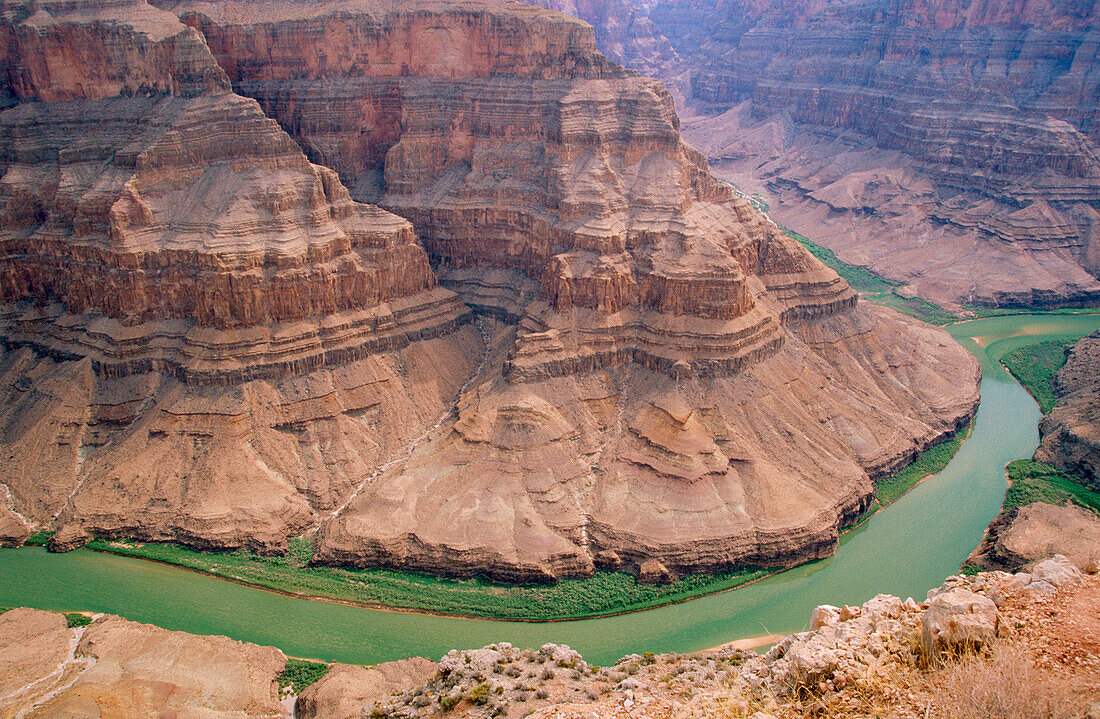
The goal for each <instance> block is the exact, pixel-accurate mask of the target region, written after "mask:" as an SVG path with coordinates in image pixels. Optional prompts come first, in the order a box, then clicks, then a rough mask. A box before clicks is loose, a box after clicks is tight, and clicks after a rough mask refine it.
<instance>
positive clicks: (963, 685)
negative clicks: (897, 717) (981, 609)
mask: <svg viewBox="0 0 1100 719" xmlns="http://www.w3.org/2000/svg"><path fill="white" fill-rule="evenodd" d="M926 681H927V683H928V684H927V692H928V694H929V695H930V698H931V700H932V707H934V711H935V712H936V716H938V717H943V719H1071V717H1075V716H1077V715H1078V714H1079V712H1078V711H1075V709H1078V708H1079V707H1078V704H1079V701H1078V697H1077V696H1076V694H1075V692H1074V691H1073V687H1072V684H1071V683H1070V681H1069V679H1067V678H1064V677H1061V676H1058V675H1056V674H1051V673H1050V672H1043V671H1041V670H1040V669H1039V668H1038V667H1036V666H1035V664H1034V663H1033V662H1032V661H1031V658H1030V657H1029V656H1028V654H1027V652H1026V651H1024V650H1023V649H1020V648H1018V647H1015V646H1012V645H1009V644H1005V643H1003V642H1002V643H999V644H997V645H996V646H995V647H994V648H993V650H992V652H991V654H990V655H986V656H982V655H976V656H969V657H965V658H962V659H961V660H960V661H958V662H953V663H950V664H948V665H946V666H944V667H942V668H940V669H938V670H935V671H933V672H930V673H929V674H928V676H927V679H926Z"/></svg>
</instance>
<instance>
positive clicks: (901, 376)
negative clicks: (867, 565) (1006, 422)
mask: <svg viewBox="0 0 1100 719" xmlns="http://www.w3.org/2000/svg"><path fill="white" fill-rule="evenodd" d="M158 5H159V6H161V7H162V8H168V9H170V10H171V11H172V14H170V13H168V12H166V11H164V10H158V9H154V8H152V7H150V6H148V5H145V4H144V3H140V2H136V1H132V2H112V3H100V4H94V5H84V4H80V5H72V4H68V3H58V4H50V3H45V4H44V3H38V4H36V5H35V6H34V9H35V10H36V11H35V13H34V14H30V11H31V8H30V7H29V6H26V7H24V6H21V5H16V6H12V7H13V8H24V10H13V11H12V12H9V13H8V14H7V15H6V16H5V17H6V22H7V23H8V25H9V26H10V27H9V28H8V29H7V30H6V32H7V33H8V34H7V35H6V37H9V38H14V39H13V40H11V41H9V51H8V53H7V55H6V57H8V58H9V63H8V66H9V67H10V68H11V69H10V70H9V73H8V76H9V77H10V78H29V79H26V80H25V81H24V80H19V81H18V82H16V81H15V80H11V81H10V82H9V85H10V89H9V91H8V95H9V96H10V97H11V98H12V102H15V103H16V104H15V105H14V106H13V107H11V108H9V109H8V110H5V111H4V112H3V113H0V128H3V129H2V131H3V132H5V133H7V135H6V137H10V138H11V143H10V145H6V147H10V149H9V151H8V152H9V155H10V157H7V156H5V160H4V162H5V163H6V164H5V165H4V175H3V180H2V181H0V193H6V194H0V197H3V198H4V200H5V204H4V207H5V208H6V210H5V212H6V214H5V215H4V216H3V219H4V224H3V225H2V226H3V227H4V228H6V229H5V232H6V233H7V234H4V235H3V238H4V243H5V244H4V246H5V251H6V255H5V257H6V258H7V259H6V260H5V261H6V263H7V264H6V265H4V264H0V270H2V271H3V273H0V281H2V282H3V284H2V285H0V287H3V291H4V293H5V294H4V296H3V298H4V299H5V300H6V301H7V303H6V304H5V305H4V309H3V312H2V313H0V322H2V323H3V324H2V325H0V330H2V332H3V335H4V337H5V338H6V342H5V347H4V350H3V355H2V356H0V374H2V380H3V381H2V382H0V391H2V392H3V393H4V397H3V407H2V408H3V414H2V415H0V427H2V429H3V434H2V438H3V442H2V443H0V449H2V451H3V453H4V459H5V461H4V462H3V463H2V469H0V482H2V483H3V484H4V485H6V486H7V487H10V489H11V496H12V500H13V502H12V506H13V508H14V509H15V510H17V511H18V512H20V513H22V514H23V515H25V516H27V517H28V518H30V519H31V520H33V521H34V522H36V523H37V524H39V525H40V526H47V527H60V528H61V530H62V531H61V532H59V534H58V535H57V536H58V537H59V539H58V541H57V544H58V545H59V547H58V548H61V546H60V545H63V546H64V547H68V546H72V545H73V544H74V543H76V542H79V541H80V539H81V538H83V537H86V536H89V535H95V534H98V535H106V536H120V535H132V536H137V537H139V538H142V539H151V540H165V539H174V540H177V541H183V542H187V543H189V544H193V545H196V546H200V547H238V546H245V547H250V548H253V549H258V550H262V551H277V550H281V549H283V548H285V546H286V544H285V543H286V539H287V537H289V536H294V535H296V534H300V533H303V532H307V531H310V530H319V535H318V536H319V541H318V553H317V556H316V558H315V559H316V560H317V561H321V562H340V563H353V564H361V565H370V566H374V565H383V566H392V567H401V568H406V569H417V570H426V571H432V572H439V573H447V574H459V575H475V574H487V575H491V576H494V577H498V578H502V579H514V580H544V581H545V580H553V579H554V578H556V577H560V576H584V575H587V574H590V573H591V572H592V571H593V570H594V568H595V567H597V566H603V567H613V568H623V569H627V570H630V571H636V572H637V571H641V570H642V568H643V567H648V568H649V569H648V570H647V571H646V575H647V577H649V578H652V579H668V578H671V577H674V576H675V575H677V574H680V573H686V572H691V571H699V570H708V571H709V570H717V569H722V568H727V567H732V566H743V565H745V564H761V565H769V566H770V565H776V564H792V563H795V562H799V561H803V560H806V559H811V558H817V557H822V556H825V555H827V554H829V553H831V552H832V551H833V550H834V549H835V547H836V543H837V536H838V532H839V530H840V528H841V527H842V526H843V525H845V524H846V523H848V522H850V521H851V520H853V519H854V518H855V517H856V516H857V515H859V514H860V513H861V512H862V510H863V509H865V508H866V506H867V504H868V502H869V500H870V496H871V481H872V479H874V478H877V477H878V476H880V475H882V474H883V473H886V472H888V471H890V470H891V469H893V468H894V467H896V466H897V465H898V464H899V463H900V462H903V461H906V460H907V459H909V458H911V457H912V456H914V454H915V453H916V452H917V451H919V450H920V449H921V448H923V447H925V446H927V445H928V444H929V443H931V442H934V441H936V440H938V439H939V438H941V437H942V436H943V434H944V433H946V432H950V431H952V430H954V429H955V428H956V427H958V425H959V423H960V422H963V421H965V420H966V419H967V418H968V417H970V416H972V414H973V411H974V408H975V406H976V402H977V391H976V384H977V373H978V369H977V364H976V362H975V361H974V359H973V358H972V357H971V356H970V355H969V354H968V353H967V352H966V351H965V350H963V349H962V348H961V347H960V346H958V345H957V344H956V343H954V342H953V341H952V340H951V339H950V338H949V337H948V336H947V334H946V333H944V332H942V331H941V330H937V329H933V328H930V327H927V326H925V325H921V324H919V323H917V322H915V321H911V320H908V319H905V318H902V317H900V316H898V315H897V314H896V313H894V312H892V311H889V310H884V309H879V308H874V307H867V306H863V305H860V304H857V297H856V294H855V293H854V292H853V291H852V289H851V288H850V287H849V286H848V285H847V284H846V283H845V282H844V281H843V280H842V279H840V278H839V277H838V276H837V275H836V274H835V273H834V272H832V271H831V270H829V269H828V268H826V267H825V266H824V265H822V264H821V263H820V262H818V261H817V260H816V259H815V258H814V257H813V256H812V255H810V254H809V253H808V252H806V251H805V250H804V249H803V248H802V247H801V246H800V245H799V244H797V243H796V242H794V241H793V240H791V239H790V238H788V237H787V236H786V235H785V234H784V233H782V232H781V231H780V230H779V229H778V228H777V227H776V226H775V225H774V224H772V223H771V222H769V221H768V220H767V218H765V217H763V216H762V215H760V214H759V213H757V212H756V211H754V210H753V209H752V207H751V206H750V204H749V203H748V202H747V201H746V200H744V199H742V198H740V197H738V196H737V195H736V193H734V192H733V191H732V190H731V189H730V188H729V187H728V186H727V185H725V184H723V183H722V182H720V181H718V180H716V179H715V178H714V177H713V176H711V175H710V173H709V169H708V166H707V163H706V160H705V159H704V158H703V157H702V156H701V155H700V154H699V153H698V152H696V151H694V150H692V149H691V148H689V147H688V146H686V145H685V144H684V143H683V142H682V141H681V140H680V136H679V132H678V128H679V124H678V119H677V117H676V114H675V112H674V110H673V106H672V101H671V98H670V95H669V93H668V92H667V91H666V90H665V88H664V87H663V86H662V85H660V84H659V83H657V82H656V81H652V80H647V79H644V78H641V77H638V76H636V75H634V74H632V73H630V72H628V71H625V70H623V69H622V68H621V67H619V66H618V65H615V64H613V63H611V62H609V61H608V60H606V59H605V58H604V57H603V55H601V54H600V53H599V52H598V51H597V50H596V48H595V41H594V37H593V33H592V30H591V28H590V27H588V26H586V25H584V24H583V23H580V22H578V21H575V20H572V19H569V18H567V17H565V16H563V15H560V14H558V13H554V12H550V11H546V10H540V9H537V8H533V7H529V6H524V5H519V4H517V3H511V2H482V1H479V0H474V1H471V2H463V3H438V2H428V1H427V0H425V1H424V2H419V1H418V2H412V3H403V4H400V5H396V6H395V5H393V4H391V3H388V2H370V1H367V0H339V1H338V2H333V3H325V4H316V3H308V2H304V1H303V2H278V3H275V2H267V1H266V0H257V1H256V2H226V3H221V2H219V3H202V2H174V1H169V0H164V1H163V2H159V3H158ZM177 16H178V18H179V21H177V20H176V19H175V18H176V17H177ZM181 21H182V24H181ZM184 25H186V26H187V27H184ZM74 33H75V34H74ZM55 36H56V37H55ZM70 36H71V37H79V38H80V39H81V42H84V43H86V44H88V45H89V46H91V47H92V49H90V50H89V51H88V52H92V53H93V54H94V53H100V54H102V55H103V56H104V57H107V58H108V59H111V58H120V59H118V60H117V61H118V62H120V63H122V67H121V68H116V69H115V70H111V71H110V73H108V74H109V76H110V77H111V78H123V79H120V80H118V81H117V82H115V83H114V84H113V85H112V84H110V83H106V81H104V82H102V83H101V82H100V78H99V76H98V75H95V76H89V77H88V78H87V82H86V83H85V82H80V81H73V80H72V77H79V73H80V72H81V68H82V65H81V63H79V62H77V61H76V60H72V59H71V57H76V56H75V55H71V57H70V55H64V54H62V55H60V56H59V57H60V58H61V59H60V60H58V62H59V63H60V64H59V65H58V67H57V68H56V69H53V70H51V71H50V74H49V77H54V76H57V77H59V78H62V79H63V80H59V83H60V84H59V88H58V89H56V91H55V90H48V89H42V88H43V87H46V85H44V83H45V82H46V80H44V79H43V78H46V77H47V75H45V74H41V73H39V74H35V72H36V71H37V70H36V68H38V65H37V64H36V63H38V62H39V59H38V58H39V57H40V55H41V54H42V53H43V52H45V51H44V50H43V49H42V48H43V47H45V45H43V44H42V43H43V42H46V43H47V45H48V44H49V43H55V44H63V43H64V41H65V38H67V37H70ZM119 37H123V38H124V39H125V42H124V43H123V45H125V46H126V47H129V45H130V44H137V45H139V46H141V47H145V48H146V49H145V50H143V51H142V52H143V53H144V54H143V56H144V57H148V58H151V60H150V65H149V67H148V68H144V69H143V68H130V67H129V65H130V64H132V63H134V62H138V60H136V59H133V58H130V56H128V55H126V53H120V52H119V51H116V50H115V49H113V48H114V44H115V43H117V42H118V38H119ZM43 38H45V39H44V40H43ZM185 41H186V43H185ZM97 42H98V43H100V44H102V45H104V47H105V48H106V49H103V50H102V51H101V50H95V49H94V45H95V43H97ZM143 43H144V44H143ZM165 43H169V45H165ZM172 43H174V44H172ZM181 43H184V44H186V47H187V48H189V49H188V51H187V53H182V52H181V51H179V49H178V47H177V45H180V44H181ZM207 43H208V45H207ZM207 48H209V49H207ZM204 53H205V54H204ZM95 56H96V57H99V55H95ZM65 58H70V59H69V60H65ZM181 58H182V59H181ZM204 58H205V59H204ZM62 60H64V62H62ZM105 62H106V60H105ZM219 68H220V69H219ZM97 72H98V70H97ZM131 76H132V79H125V78H130V77H131ZM227 82H228V84H227ZM85 85H88V86H89V87H94V88H97V89H96V90H95V92H90V91H89V90H88V89H87V88H86V87H85ZM135 85H136V87H135ZM50 87H52V86H50ZM78 87H79V88H83V89H81V90H80V93H83V94H79V93H78V94H77V95H75V96H72V97H70V95H73V93H76V92H77V90H76V89H74V88H78ZM51 93H55V94H56V96H55V94H51ZM65 93H68V94H65ZM241 95H244V96H249V97H252V98H256V100H258V101H259V104H258V105H257V104H256V102H254V101H253V100H250V99H244V98H243V97H241ZM260 108H262V109H263V111H265V112H266V113H268V114H269V115H270V116H271V117H272V118H274V120H275V121H277V123H278V125H276V123H275V122H274V121H272V120H268V119H266V118H265V117H264V116H263V114H262V113H261V110H260ZM279 125H281V126H282V129H280V127H279ZM284 131H285V132H284ZM288 134H289V136H288ZM290 137H293V138H294V140H296V141H297V142H298V143H299V144H300V146H301V147H302V148H304V149H305V154H306V155H307V156H308V157H309V158H310V159H311V160H313V161H314V162H317V163H320V164H318V165H315V164H311V163H310V162H309V161H307V160H306V159H305V157H304V156H303V155H302V153H301V152H300V151H298V150H297V147H296V145H295V144H294V143H293V142H292V141H291V140H290ZM97 148H98V149H97ZM97 153H98V154H97ZM322 165H323V166H324V167H322ZM326 167H327V168H331V169H326ZM334 171H335V172H334ZM336 173H339V177H338V176H337V174H336ZM58 177H60V178H62V180H56V178H58ZM51 183H52V184H51ZM345 186H346V187H347V188H348V189H345ZM353 197H354V198H357V199H358V200H371V201H374V202H377V203H379V204H380V205H381V206H383V207H385V208H386V209H385V210H383V209H379V208H378V207H375V206H370V205H363V204H360V203H357V202H356V201H354V200H353V199H352V198H353ZM390 212H395V213H397V214H398V215H401V216H403V217H405V218H407V219H408V221H406V220H404V219H401V218H400V217H398V216H396V215H393V214H390ZM417 238H419V241H420V242H421V243H423V247H424V248H426V251H427V252H426V253H425V249H422V248H421V246H420V245H419V244H417ZM429 256H430V258H431V259H432V260H433V261H434V262H435V263H436V265H437V266H438V267H439V268H440V269H439V273H440V278H441V283H442V285H444V287H439V286H436V284H435V275H434V274H433V272H432V270H431V268H430V267H429V266H428V264H427V261H428V257H429ZM5 267H6V270H5V269H4V268H5ZM67 278H71V280H70V281H66V279H67ZM103 278H107V280H104V279H103ZM451 289H453V290H456V291H457V292H458V293H459V295H460V296H461V297H462V298H463V299H465V300H466V301H467V302H468V303H469V306H471V307H473V308H474V309H475V310H476V311H478V312H479V313H481V314H482V315H484V316H485V317H491V318H495V320H490V319H484V320H483V321H481V322H480V323H479V326H478V330H480V331H477V330H475V329H474V328H473V327H471V326H467V325H464V324H463V323H464V322H465V321H466V320H467V319H468V318H469V310H468V309H467V306H466V305H464V304H463V303H462V302H460V301H459V299H458V297H457V296H456V295H455V294H454V292H452V291H451ZM452 402H453V403H452ZM44 469H45V470H46V471H43V470H44Z"/></svg>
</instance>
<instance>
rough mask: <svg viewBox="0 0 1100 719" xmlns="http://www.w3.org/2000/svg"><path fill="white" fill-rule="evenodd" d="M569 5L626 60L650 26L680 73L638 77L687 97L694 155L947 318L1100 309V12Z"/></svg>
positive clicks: (915, 5) (670, 70)
mask: <svg viewBox="0 0 1100 719" xmlns="http://www.w3.org/2000/svg"><path fill="white" fill-rule="evenodd" d="M544 1H546V0H544ZM550 4H553V5H554V6H555V7H557V8H558V9H561V10H563V11H565V12H568V13H570V14H574V15H576V16H577V17H581V18H583V19H585V20H587V21H589V22H592V23H593V24H594V25H596V37H597V40H598V41H600V42H601V43H602V44H601V47H606V48H607V49H610V50H614V49H615V48H617V47H618V46H617V43H616V39H615V38H616V37H617V36H620V35H621V34H622V31H623V28H624V27H634V26H639V25H637V24H628V23H630V19H631V18H632V17H633V16H636V15H637V16H641V17H642V18H644V20H645V24H644V27H645V32H646V34H647V35H652V36H655V39H654V40H647V41H645V44H646V46H650V47H661V46H662V44H663V42H664V41H669V42H670V44H671V45H672V48H673V51H674V52H676V53H677V56H676V58H674V59H665V56H664V55H661V54H660V53H659V52H653V53H650V54H649V56H648V58H647V59H642V58H636V57H631V56H629V55H626V56H624V59H625V61H626V63H627V64H628V65H629V66H630V67H633V68H636V69H638V70H641V71H642V72H646V73H647V74H652V75H654V76H656V77H661V78H664V79H666V80H667V81H669V82H670V83H671V84H675V85H677V86H678V88H679V91H680V92H681V93H682V96H683V98H684V103H683V105H684V107H683V112H684V114H685V115H686V116H685V118H684V135H685V137H686V138H687V139H688V140H689V141H690V142H691V143H692V144H694V145H695V146H697V147H699V148H700V149H701V150H703V151H704V152H705V153H706V154H707V155H708V156H709V157H711V158H712V159H713V160H722V163H721V165H720V170H721V172H722V176H723V177H728V178H729V179H731V180H733V181H734V182H736V183H737V184H738V185H739V186H741V187H743V188H744V189H746V190H747V191H757V190H759V191H762V192H764V193H765V194H767V195H768V199H769V200H770V201H771V206H772V210H771V211H772V215H773V217H775V218H776V219H777V220H778V221H779V222H781V223H783V224H785V225H787V226H790V227H792V228H794V229H796V230H798V231H800V232H802V233H804V234H806V235H807V236H809V237H811V238H812V239H814V241H816V242H819V243H823V244H826V245H827V246H829V247H830V248H833V249H835V250H836V251H837V252H838V253H839V254H840V256H841V257H842V258H843V259H845V260H847V261H850V262H853V263H855V264H860V265H869V266H871V267H873V268H874V269H875V270H876V271H878V272H879V273H881V274H884V275H885V276H888V277H890V278H892V279H897V280H900V281H903V282H906V283H908V284H910V285H911V287H912V289H913V290H914V291H915V292H917V293H919V294H921V295H923V296H925V297H928V298H930V299H933V300H934V301H937V302H940V303H943V304H948V305H957V304H959V303H963V302H977V303H980V304H982V303H984V304H1007V305H1021V306H1046V305H1051V304H1074V303H1089V302H1095V301H1096V298H1097V297H1098V296H1100V283H1098V282H1097V280H1096V275H1097V272H1098V269H1100V264H1097V261H1098V258H1100V244H1098V243H1100V235H1098V234H1097V232H1098V227H1100V225H1098V218H1100V205H1098V204H1097V201H1096V198H1097V197H1100V185H1098V183H1100V166H1098V165H1097V152H1096V143H1097V142H1098V140H1100V134H1098V130H1097V128H1098V127H1100V125H1098V124H1097V110H1096V108H1097V107H1100V103H1098V102H1097V93H1096V77H1095V76H1096V66H1097V56H1096V49H1095V48H1096V38H1097V31H1098V28H1100V24H1098V20H1100V18H1098V16H1097V10H1096V8H1095V7H1094V6H1093V5H1091V4H1089V5H1088V6H1087V7H1085V6H1082V7H1081V8H1077V7H1070V6H1068V5H1065V4H1063V3H1055V2H1029V3H1025V4H1017V5H1004V4H991V3H985V2H957V3H947V2H942V1H940V0H928V1H925V0H911V1H907V2H902V3H887V2H883V1H880V0H872V1H870V2H861V3H855V4H853V3H847V2H841V1H839V0H826V1H824V2H819V1H814V2H809V1H806V0H794V1H791V2H759V1H757V0H734V1H733V2H716V1H715V0H700V1H698V2H677V3H652V2H635V3H634V5H633V6H630V5H628V4H626V3H622V2H603V3H580V2H577V3H572V2H567V1H563V0H553V2H551V3H550ZM592 5H595V6H597V7H598V8H599V9H598V10H596V9H595V8H593V7H592ZM868 28H870V30H868ZM654 58H658V62H657V63H656V64H654V62H653V60H654ZM915 238H920V239H919V240H915Z"/></svg>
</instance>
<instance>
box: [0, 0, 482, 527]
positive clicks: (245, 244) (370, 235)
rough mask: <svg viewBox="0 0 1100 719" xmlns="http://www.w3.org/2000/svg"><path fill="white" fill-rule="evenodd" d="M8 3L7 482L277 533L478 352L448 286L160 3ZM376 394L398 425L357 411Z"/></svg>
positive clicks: (3, 356)
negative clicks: (232, 84) (234, 86)
mask: <svg viewBox="0 0 1100 719" xmlns="http://www.w3.org/2000/svg"><path fill="white" fill-rule="evenodd" d="M4 16H5V20H6V22H5V24H4V26H3V28H2V32H0V36H2V37H3V38H4V44H5V52H4V53H3V54H4V56H5V57H7V58H8V61H7V65H6V67H5V70H6V72H5V73H4V75H3V78H4V80H5V84H4V87H3V90H4V93H3V95H4V96H5V97H6V98H7V100H8V102H10V103H12V106H11V107H10V108H8V109H7V110H4V111H3V112H2V113H0V138H2V141H0V146H2V147H3V148H4V151H3V155H2V157H0V172H2V179H0V207H2V208H3V214H2V218H0V300H2V301H3V304H2V305H0V334H2V336H3V338H4V348H3V349H2V350H0V375H2V376H3V382H2V388H3V389H2V390H0V392H2V393H3V401H2V405H0V417H2V419H0V421H2V423H3V427H4V433H3V443H2V447H3V450H2V452H3V461H2V463H0V464H2V465H3V469H2V470H0V481H2V482H3V483H4V485H6V490H10V495H9V496H8V499H10V501H11V503H12V508H13V509H17V511H19V512H20V513H22V514H24V515H25V516H26V517H28V518H31V519H32V520H34V521H36V522H38V523H40V524H42V525H43V526H51V525H64V524H66V523H69V522H73V523H75V524H78V525H80V526H83V527H85V528H86V529H87V530H90V531H94V532H104V533H120V532H121V533H128V534H137V535H141V536H147V537H149V538H158V539H173V538H175V539H180V540H183V541H189V542H193V543H197V544H200V545H202V546H229V547H233V546H242V545H247V546H252V547H254V548H259V549H270V548H278V547H280V546H285V541H286V537H287V536H288V535H290V534H293V533H295V532H298V531H301V530H302V529H304V528H306V527H308V526H309V525H310V524H311V523H312V522H313V521H315V514H316V513H317V512H319V511H324V510H326V509H328V508H331V507H334V506H335V505H336V504H337V503H338V501H339V500H340V498H342V497H344V496H346V495H347V494H348V493H349V492H351V491H352V490H353V489H354V487H355V486H356V485H357V484H358V483H359V482H360V481H361V478H360V471H361V467H362V466H364V465H366V466H368V467H369V466H370V465H372V464H375V463H377V462H378V461H380V459H382V458H383V457H384V456H385V454H386V453H388V452H391V451H393V450H394V449H395V448H396V447H398V446H400V445H401V444H402V443H403V442H406V441H408V440H409V439H411V438H412V437H414V436H416V435H417V434H419V433H420V432H421V431H423V428H425V427H427V426H429V425H430V424H431V423H432V422H434V421H435V417H437V416H438V415H439V413H440V412H441V411H442V410H443V409H444V408H445V405H446V403H449V402H450V401H451V400H450V397H451V395H452V394H453V392H454V391H455V390H456V389H457V388H458V386H459V385H461V384H462V382H463V381H464V379H465V377H466V375H467V374H468V373H469V371H470V370H471V369H472V367H473V366H476V364H477V357H478V356H480V348H479V347H478V346H477V345H478V344H479V341H478V335H477V333H476V332H474V331H472V330H470V329H466V330H464V331H463V332H458V333H456V332H455V329H456V328H457V327H458V325H459V324H460V323H461V322H462V321H463V320H464V319H465V318H467V317H468V310H467V308H466V307H465V306H464V305H462V304H461V303H460V302H459V301H458V299H457V297H456V296H455V295H454V294H453V293H452V292H450V291H448V290H444V289H442V288H439V287H438V286H437V285H436V283H435V278H434V275H433V273H432V270H431V268H430V267H429V265H428V258H427V255H426V254H425V253H424V251H423V249H422V248H421V247H420V246H419V244H417V242H416V238H415V235H414V233H413V229H412V227H411V225H410V224H409V223H408V222H407V221H406V220H404V219H402V218H400V217H397V216H395V215H392V214H390V213H388V212H385V211H384V210H381V209H379V208H377V207H373V206H368V205H362V204H359V203H356V202H353V201H352V200H351V198H350V196H349V195H348V192H347V190H346V189H345V188H344V187H343V186H342V185H341V184H340V182H339V180H338V178H337V177H336V174H335V173H334V172H333V171H332V170H329V169H327V168H323V167H320V166H317V165H312V164H310V163H309V162H308V161H307V160H306V158H305V156H304V155H303V153H302V152H301V150H300V148H299V147H298V146H297V145H296V144H295V143H294V141H293V140H292V139H291V138H290V137H289V136H287V135H286V134H285V133H284V132H283V131H282V130H281V129H280V128H279V127H278V125H277V124H276V123H275V122H274V121H273V120H270V119H268V118H267V117H265V116H264V114H263V112H262V111H261V110H260V108H259V107H258V106H257V105H256V103H255V102H254V101H252V100H249V99H246V98H243V97H240V96H238V95H235V94H233V93H232V92H231V91H230V88H229V83H228V81H227V78H226V76H225V74H224V73H223V72H222V71H221V69H220V68H219V67H218V66H217V64H216V63H215V62H214V60H213V58H212V57H211V55H210V53H209V51H208V49H207V47H206V44H205V42H204V41H203V39H202V37H201V36H200V35H199V34H198V33H197V32H195V31H194V30H192V29H190V28H187V27H186V26H184V25H183V24H181V23H180V22H179V21H178V20H177V19H176V17H175V16H174V15H171V14H170V13H167V12H163V11H159V10H156V9H154V8H152V7H150V6H149V5H146V4H145V3H142V2H99V3H91V2H90V3H75V4H74V3H52V4H51V3H37V4H34V5H29V4H20V3H8V4H5V6H4ZM444 336H445V337H444ZM436 337H442V338H441V339H431V338H436ZM416 339H423V340H425V341H424V342H421V343H419V344H418V345H417V346H416V347H409V343H410V341H412V340H416ZM471 363H472V364H471ZM378 415H385V416H387V417H388V418H389V419H391V420H392V421H393V422H394V424H393V426H389V425H388V424H387V423H386V422H370V421H364V419H365V418H370V417H374V416H378Z"/></svg>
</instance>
